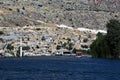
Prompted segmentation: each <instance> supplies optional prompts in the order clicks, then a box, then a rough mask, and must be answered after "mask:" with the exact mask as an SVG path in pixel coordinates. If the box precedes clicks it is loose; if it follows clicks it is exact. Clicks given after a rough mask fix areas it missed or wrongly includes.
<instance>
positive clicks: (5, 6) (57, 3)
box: [0, 0, 120, 29]
mask: <svg viewBox="0 0 120 80" xmlns="http://www.w3.org/2000/svg"><path fill="white" fill-rule="evenodd" d="M110 19H118V20H120V0H0V26H1V27H13V26H25V25H40V24H41V22H40V21H44V22H46V23H56V24H65V25H68V26H71V27H75V28H76V27H86V28H95V29H105V24H106V22H107V21H108V20H110ZM38 20H39V21H38Z"/></svg>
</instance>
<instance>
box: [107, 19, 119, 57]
mask: <svg viewBox="0 0 120 80" xmlns="http://www.w3.org/2000/svg"><path fill="white" fill-rule="evenodd" d="M107 41H108V43H109V46H110V51H111V55H112V56H113V57H114V58H117V57H118V56H119V53H120V50H119V49H120V22H119V21H118V20H114V19H112V20H110V21H109V23H108V24H107Z"/></svg>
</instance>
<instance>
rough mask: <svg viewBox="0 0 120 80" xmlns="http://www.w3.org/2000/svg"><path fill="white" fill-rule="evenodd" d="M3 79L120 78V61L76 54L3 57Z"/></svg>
mask: <svg viewBox="0 0 120 80" xmlns="http://www.w3.org/2000/svg"><path fill="white" fill-rule="evenodd" d="M0 80H120V60H110V59H95V58H76V57H24V58H0Z"/></svg>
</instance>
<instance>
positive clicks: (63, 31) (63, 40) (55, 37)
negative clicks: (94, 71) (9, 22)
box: [0, 23, 106, 57]
mask: <svg viewBox="0 0 120 80" xmlns="http://www.w3.org/2000/svg"><path fill="white" fill-rule="evenodd" d="M46 26H47V27H46ZM0 30H1V34H0V56H14V57H16V56H54V55H74V54H75V52H74V50H88V49H89V47H90V44H91V43H92V42H93V41H94V40H95V39H96V34H97V32H102V33H106V32H105V31H102V30H101V31H100V30H97V31H95V30H89V29H83V28H78V29H73V28H72V27H68V26H66V25H63V24H62V25H56V24H51V23H49V24H48V23H47V24H46V23H43V24H42V25H40V26H36V27H35V26H29V25H27V26H24V27H22V28H21V27H0ZM2 32H3V34H2ZM21 48H22V50H21ZM20 53H21V54H20ZM64 53H65V54H64Z"/></svg>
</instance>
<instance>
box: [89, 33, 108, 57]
mask: <svg viewBox="0 0 120 80" xmlns="http://www.w3.org/2000/svg"><path fill="white" fill-rule="evenodd" d="M90 53H91V54H92V55H93V57H98V58H106V57H108V55H109V53H110V49H109V46H108V43H107V41H106V36H104V35H103V34H102V33H98V34H97V39H96V40H95V41H94V42H93V43H92V45H91V46H90Z"/></svg>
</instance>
